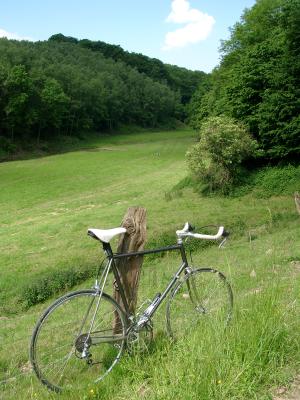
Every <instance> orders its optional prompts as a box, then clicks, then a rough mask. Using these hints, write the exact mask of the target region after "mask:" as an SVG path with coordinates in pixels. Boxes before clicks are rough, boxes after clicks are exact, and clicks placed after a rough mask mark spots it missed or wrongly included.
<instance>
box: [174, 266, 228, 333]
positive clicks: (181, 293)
mask: <svg viewBox="0 0 300 400" xmlns="http://www.w3.org/2000/svg"><path fill="white" fill-rule="evenodd" d="M232 308H233V294H232V289H231V286H230V284H229V283H228V281H227V280H226V277H225V276H224V275H223V274H222V273H221V272H219V271H217V270H215V269H213V268H199V269H193V270H192V271H191V272H188V273H187V274H186V275H185V276H184V278H183V279H182V280H181V281H180V282H179V283H178V284H177V285H176V286H175V287H174V289H173V291H172V292H171V295H170V298H169V302H168V305H167V310H166V322H167V332H168V334H169V336H170V337H171V338H172V339H174V340H177V339H180V338H182V337H184V336H185V335H186V334H188V332H191V331H195V330H196V329H201V331H202V332H204V327H205V325H204V324H206V326H207V323H210V324H211V326H213V327H218V328H219V327H220V326H226V325H227V323H228V322H229V321H230V319H231V316H232Z"/></svg>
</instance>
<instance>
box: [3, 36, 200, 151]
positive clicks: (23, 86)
mask: <svg viewBox="0 0 300 400" xmlns="http://www.w3.org/2000/svg"><path fill="white" fill-rule="evenodd" d="M96 43H98V42H96ZM109 46H111V45H109ZM0 54H1V59H0V137H1V138H2V139H0V147H1V143H2V147H3V146H4V147H5V143H6V145H7V143H8V141H9V142H10V143H11V142H14V141H16V140H21V141H23V142H24V141H27V140H36V141H37V142H39V141H40V139H49V138H51V137H55V136H56V135H58V134H60V133H63V134H64V135H70V136H72V135H76V134H78V133H80V132H82V131H87V130H95V131H101V130H107V129H111V128H116V127H118V126H119V125H120V124H135V125H139V126H143V127H156V126H159V125H160V124H163V123H166V122H168V121H172V120H174V119H181V120H183V119H184V118H185V103H186V102H187V101H188V97H189V98H190V97H191V95H192V92H191V91H192V89H193V90H195V89H196V86H197V84H198V83H199V79H198V78H197V79H198V80H197V79H196V80H193V79H194V78H192V79H191V78H190V75H191V76H194V73H193V72H192V71H188V70H184V69H180V68H177V67H176V68H175V70H176V72H175V73H174V74H173V75H174V78H173V84H172V85H170V84H169V81H168V80H167V79H165V78H164V77H163V76H159V77H155V76H154V72H153V71H154V69H155V68H154V67H153V68H152V72H151V73H150V72H148V74H146V71H143V72H142V71H141V70H139V68H137V66H134V63H133V62H132V63H131V64H132V65H129V64H130V63H129V64H127V63H125V61H124V60H121V59H118V58H117V57H112V54H109V53H106V54H103V52H101V51H100V50H99V51H98V50H97V51H95V49H93V50H92V49H91V48H90V46H87V45H86V42H85V45H78V43H77V42H76V39H74V40H73V41H72V40H57V38H56V39H55V37H54V38H53V37H52V38H51V39H50V40H48V41H44V42H35V43H33V42H28V41H21V42H19V41H14V40H8V39H6V38H4V39H0ZM133 57H135V55H133ZM143 57H144V56H142V55H140V56H138V58H140V59H143ZM146 61H147V60H146ZM146 61H145V65H146V64H147V62H148V64H151V63H153V65H159V66H160V68H161V70H162V71H167V70H168V71H169V70H172V67H171V66H166V67H165V66H164V64H162V63H161V62H158V60H156V61H155V60H154V61H153V60H152V59H149V60H148V61H147V62H146ZM133 66H134V67H133ZM145 68H146V67H145ZM147 68H148V67H147ZM176 74H177V75H176ZM181 74H182V79H181V78H180V76H181ZM185 74H186V76H187V78H186V80H185V79H184V76H185ZM169 76H171V75H169ZM203 76H204V77H205V76H206V74H204V73H202V74H200V77H203ZM176 82H177V83H176ZM191 82H192V83H191ZM184 86H186V87H188V88H189V91H190V92H189V94H188V95H185V94H183V93H184ZM181 92H182V93H181ZM185 96H187V97H185Z"/></svg>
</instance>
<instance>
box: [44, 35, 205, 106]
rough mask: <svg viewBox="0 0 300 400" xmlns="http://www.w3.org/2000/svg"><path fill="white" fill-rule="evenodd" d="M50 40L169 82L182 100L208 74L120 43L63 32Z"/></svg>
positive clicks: (190, 93) (183, 101) (190, 95)
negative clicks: (164, 60) (129, 50)
mask: <svg viewBox="0 0 300 400" xmlns="http://www.w3.org/2000/svg"><path fill="white" fill-rule="evenodd" d="M49 41H55V42H59V43H62V42H64V43H74V44H77V45H79V46H81V47H84V48H88V49H90V50H92V51H95V52H100V53H101V54H103V55H104V57H107V58H112V59H113V60H115V61H122V62H124V63H125V64H126V65H128V66H130V67H132V68H135V69H137V71H139V72H140V73H143V74H145V75H147V76H148V77H149V78H151V79H153V80H154V81H157V82H161V83H164V84H167V85H168V86H169V87H170V88H171V89H172V90H174V91H179V93H180V96H181V102H182V103H183V104H187V103H189V101H190V99H191V97H192V95H193V93H194V92H195V89H196V88H197V87H198V86H199V85H200V84H201V85H202V84H205V82H206V81H207V79H208V74H206V73H205V72H203V71H191V70H188V69H186V68H182V67H178V66H177V65H170V64H164V63H163V62H162V61H160V60H158V59H157V58H150V57H147V56H145V55H144V54H140V53H134V52H128V51H126V50H124V49H122V47H121V46H119V45H114V44H109V43H105V42H102V41H100V40H98V41H92V40H88V39H81V40H79V39H76V38H74V37H71V36H64V35H63V34H61V33H58V34H56V35H52V36H51V37H50V38H49Z"/></svg>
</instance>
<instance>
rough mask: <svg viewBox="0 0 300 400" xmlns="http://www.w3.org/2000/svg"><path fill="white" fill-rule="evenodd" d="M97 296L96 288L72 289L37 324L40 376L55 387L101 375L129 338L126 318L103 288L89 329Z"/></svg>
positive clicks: (34, 347) (34, 354)
mask: <svg viewBox="0 0 300 400" xmlns="http://www.w3.org/2000/svg"><path fill="white" fill-rule="evenodd" d="M96 296H97V294H96V293H95V291H93V290H83V291H78V292H74V293H71V294H70V295H68V296H67V297H64V298H62V299H61V301H60V302H56V303H54V304H53V305H52V306H50V307H49V309H48V310H46V312H45V313H44V315H43V316H42V317H41V319H40V321H39V322H38V324H37V327H36V329H35V331H34V334H33V337H32V342H31V352H30V354H31V360H32V363H33V367H34V370H35V372H36V374H37V376H38V378H39V379H40V380H41V381H42V383H44V384H45V385H47V386H48V387H49V388H50V389H52V390H55V391H60V390H61V389H62V388H64V387H65V386H68V387H76V386H77V385H78V384H79V383H81V384H82V382H84V384H87V385H88V384H90V383H92V382H95V381H99V380H101V379H102V378H103V377H104V376H105V375H106V374H107V373H108V372H109V371H110V370H111V369H112V367H113V366H114V365H115V364H116V362H117V361H118V360H119V358H120V355H121V353H122V350H123V347H124V342H125V339H126V323H125V318H124V314H123V311H122V310H121V309H120V307H119V306H118V305H117V304H116V302H115V301H114V300H113V299H112V298H111V297H109V296H107V295H105V294H103V296H102V298H101V306H100V308H99V310H98V312H97V314H96V317H95V321H94V326H93V330H92V332H91V334H90V335H89V332H90V327H91V323H92V322H91V321H92V318H93V316H94V311H93V310H94V305H95V303H96V302H95V298H96ZM116 316H117V317H118V321H119V325H118V333H115V319H116ZM79 377H80V379H79Z"/></svg>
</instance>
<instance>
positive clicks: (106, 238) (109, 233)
mask: <svg viewBox="0 0 300 400" xmlns="http://www.w3.org/2000/svg"><path fill="white" fill-rule="evenodd" d="M125 232H126V229H125V228H121V227H120V228H113V229H94V228H90V229H88V232H87V233H88V235H89V236H91V237H93V238H94V239H97V240H101V242H104V243H109V242H110V241H111V240H112V239H113V238H114V237H115V236H118V235H120V234H121V233H125Z"/></svg>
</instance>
